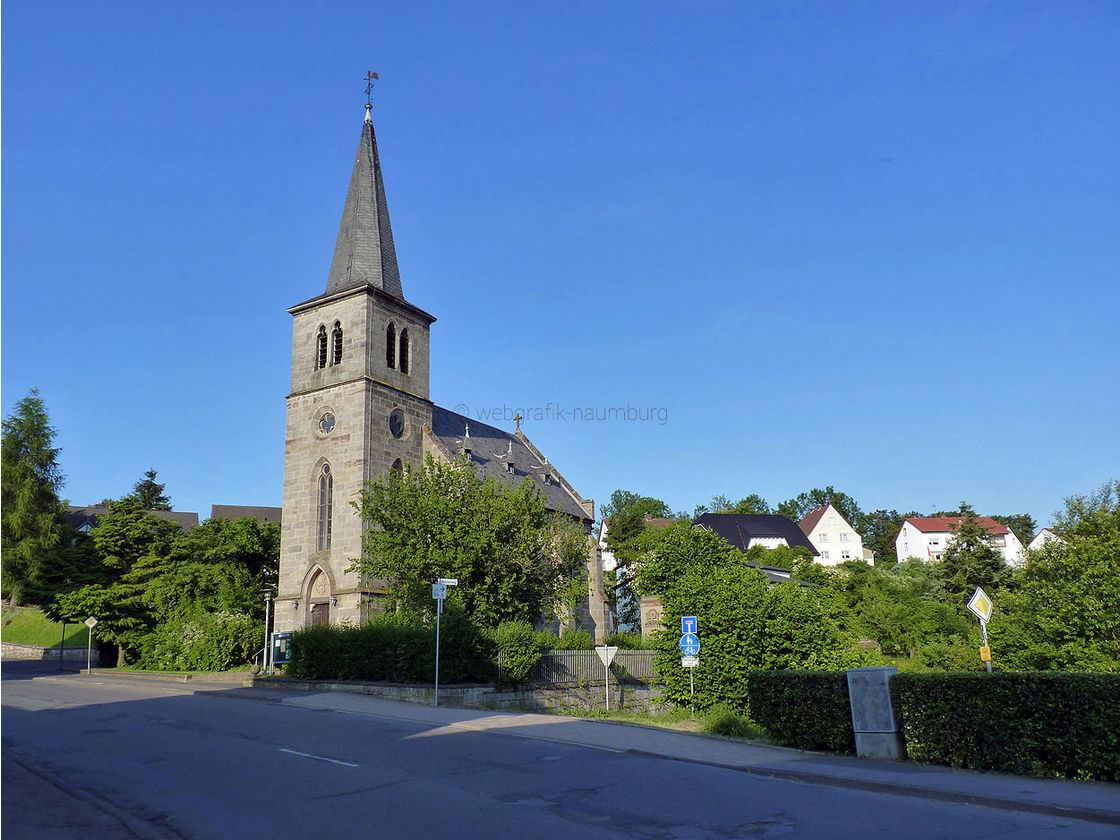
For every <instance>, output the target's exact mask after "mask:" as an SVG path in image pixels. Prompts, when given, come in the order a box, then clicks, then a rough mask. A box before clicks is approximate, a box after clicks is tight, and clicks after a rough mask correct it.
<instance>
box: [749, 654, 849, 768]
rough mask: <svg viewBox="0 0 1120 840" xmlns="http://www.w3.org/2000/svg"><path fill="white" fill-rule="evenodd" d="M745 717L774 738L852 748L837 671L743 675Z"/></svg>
mask: <svg viewBox="0 0 1120 840" xmlns="http://www.w3.org/2000/svg"><path fill="white" fill-rule="evenodd" d="M747 694H748V697H749V699H750V708H751V717H752V718H753V719H754V721H755V722H756V723H758V725H759V726H761V727H762V728H763V729H765V730H766V731H767V732H769V733H770V735H771V736H772V737H773V738H774V740H776V741H777V742H778V743H780V744H785V745H786V746H790V747H798V748H799V749H803V750H835V751H837V752H854V751H855V733H854V732H853V731H852V710H851V703H850V701H849V700H848V677H847V674H845V673H844V672H843V671H756V672H754V673H752V674H751V675H750V676H749V677H748V679H747Z"/></svg>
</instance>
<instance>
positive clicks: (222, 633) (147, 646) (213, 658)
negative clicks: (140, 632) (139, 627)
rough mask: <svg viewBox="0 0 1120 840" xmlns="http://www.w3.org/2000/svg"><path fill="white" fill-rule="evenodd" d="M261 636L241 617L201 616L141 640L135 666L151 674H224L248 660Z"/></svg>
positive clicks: (230, 614)
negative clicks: (221, 672) (146, 669)
mask: <svg viewBox="0 0 1120 840" xmlns="http://www.w3.org/2000/svg"><path fill="white" fill-rule="evenodd" d="M263 635H264V634H263V631H262V630H261V626H260V623H259V622H257V621H256V620H255V619H253V617H252V616H249V615H246V614H245V613H239V612H213V613H202V614H200V615H194V616H189V617H186V618H181V619H178V620H175V621H170V622H168V623H166V624H162V625H160V626H159V627H158V628H157V629H156V630H155V631H154V632H152V633H149V634H147V635H146V636H144V637H143V638H142V639H141V640H140V644H139V649H140V651H139V652H140V656H139V662H138V663H137V664H139V665H140V667H141V668H149V669H151V670H154V671H228V670H229V669H230V668H235V667H237V666H238V665H244V664H246V663H247V662H248V661H249V660H250V659H251V658H252V656H253V653H254V652H255V651H256V650H258V649H259V647H260V645H261V642H262V636H263Z"/></svg>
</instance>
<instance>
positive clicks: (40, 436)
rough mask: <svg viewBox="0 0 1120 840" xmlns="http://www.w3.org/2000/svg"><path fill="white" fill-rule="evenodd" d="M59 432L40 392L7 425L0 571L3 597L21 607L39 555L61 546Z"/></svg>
mask: <svg viewBox="0 0 1120 840" xmlns="http://www.w3.org/2000/svg"><path fill="white" fill-rule="evenodd" d="M54 437H55V430H54V429H53V428H52V427H51V425H50V420H49V418H48V417H47V409H46V406H45V405H44V404H43V400H42V399H40V397H39V392H38V391H37V390H35V389H32V390H31V392H30V393H29V394H28V395H27V396H26V397H24V398H23V399H22V400H20V401H19V402H18V403H16V407H15V411H14V412H13V413H12V414H11V415H10V416H9V417H8V418H7V419H5V420H4V423H3V443H2V446H0V453H2V454H0V462H2V479H0V480H2V485H3V487H2V491H0V492H2V496H3V498H2V500H0V507H2V508H3V519H2V523H3V524H2V527H0V557H2V560H0V568H2V571H3V585H2V587H0V588H2V589H3V593H4V595H5V596H6V597H11V598H12V600H13V601H15V602H16V603H19V602H20V600H21V599H22V598H23V590H24V587H25V586H26V584H27V582H28V580H29V579H30V578H31V577H32V575H33V573H34V568H35V564H36V562H37V561H38V559H39V558H40V557H41V555H42V554H43V553H44V552H46V551H49V550H51V549H53V548H55V547H56V546H58V545H59V542H60V538H61V533H62V517H63V506H62V503H61V502H60V501H59V498H58V493H59V490H61V489H62V484H63V477H62V472H61V470H60V469H59V466H58V452H59V450H58V449H57V448H56V447H54V446H53V445H52V444H53V443H54Z"/></svg>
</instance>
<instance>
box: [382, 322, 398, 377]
mask: <svg viewBox="0 0 1120 840" xmlns="http://www.w3.org/2000/svg"><path fill="white" fill-rule="evenodd" d="M385 364H386V365H388V366H389V367H396V366H397V328H396V327H395V326H394V325H393V322H392V321H390V322H389V326H388V328H386V330H385Z"/></svg>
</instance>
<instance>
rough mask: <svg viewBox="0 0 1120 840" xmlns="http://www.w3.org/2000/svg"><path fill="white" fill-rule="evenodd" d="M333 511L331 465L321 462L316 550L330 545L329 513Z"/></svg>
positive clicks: (327, 547)
mask: <svg viewBox="0 0 1120 840" xmlns="http://www.w3.org/2000/svg"><path fill="white" fill-rule="evenodd" d="M333 512H334V476H332V475H331V465H330V464H323V468H322V469H321V470H320V471H319V538H318V540H317V541H316V545H317V546H318V549H317V550H318V551H327V550H328V549H330V547H331V514H332V513H333Z"/></svg>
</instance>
